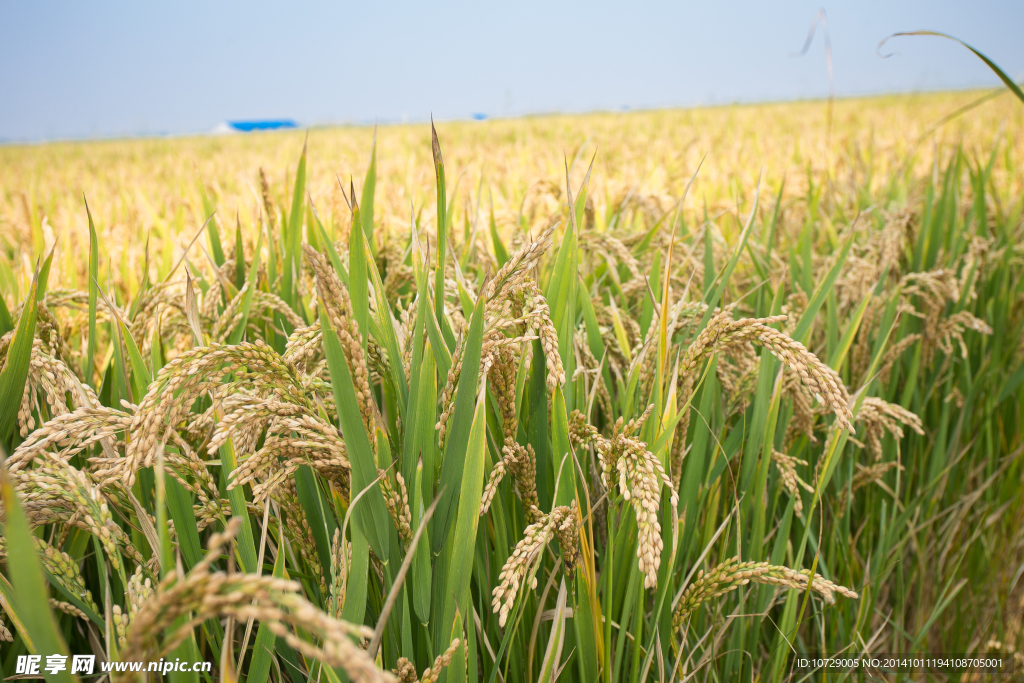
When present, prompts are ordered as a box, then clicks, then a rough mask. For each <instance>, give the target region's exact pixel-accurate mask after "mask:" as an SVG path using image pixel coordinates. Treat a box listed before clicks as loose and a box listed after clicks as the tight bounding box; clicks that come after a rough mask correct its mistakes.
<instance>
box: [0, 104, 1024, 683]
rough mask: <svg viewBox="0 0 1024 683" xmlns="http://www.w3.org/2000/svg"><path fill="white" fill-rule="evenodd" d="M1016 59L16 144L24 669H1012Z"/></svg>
mask: <svg viewBox="0 0 1024 683" xmlns="http://www.w3.org/2000/svg"><path fill="white" fill-rule="evenodd" d="M985 96H986V93H983V92H960V93H941V94H928V95H913V96H899V97H897V96H893V97H879V98H868V99H851V100H839V101H837V102H836V103H835V105H834V107H831V108H829V107H828V106H826V104H825V103H824V102H801V103H780V104H765V105H756V106H730V107H718V108H702V109H693V110H665V111H649V112H632V113H616V114H611V113H608V114H590V115H586V116H538V117H528V118H521V119H510V120H495V121H487V122H472V123H470V122H438V123H437V124H436V133H432V129H431V126H430V125H429V124H417V125H408V126H382V127H380V128H379V129H377V130H373V129H371V128H363V127H340V128H314V129H311V130H309V131H308V133H307V132H298V133H273V134H252V135H246V136H225V137H194V138H178V139H155V140H120V141H102V142H100V141H97V142H60V143H51V144H46V145H37V146H8V147H2V148H0V294H2V296H0V301H2V303H3V305H2V306H0V335H2V337H0V448H2V452H3V454H4V456H5V460H4V466H3V467H2V468H0V493H2V499H3V536H2V549H3V568H2V571H0V606H2V608H3V617H2V628H0V638H2V639H3V641H4V642H3V644H2V648H0V666H2V667H3V674H4V676H5V677H10V676H16V675H21V676H24V675H26V671H25V670H23V669H19V666H22V665H23V663H24V662H25V661H26V660H25V656H26V655H32V654H38V655H41V656H42V662H41V664H40V666H42V667H45V665H46V662H47V661H48V660H47V655H68V656H69V657H68V662H69V665H68V666H67V667H66V668H65V669H55V670H54V671H52V672H46V673H44V674H40V675H45V676H46V677H47V678H49V679H52V680H61V681H69V680H73V679H75V678H77V677H78V676H79V674H80V672H72V667H71V665H70V661H71V659H70V655H93V656H94V657H95V658H96V662H97V664H96V667H97V672H96V674H95V675H96V676H99V675H107V676H109V677H110V679H111V680H113V681H121V680H135V679H136V678H141V677H148V680H157V679H160V680H163V679H166V680H170V681H175V682H177V681H182V682H185V681H188V682H190V683H191V682H195V683H198V682H199V681H213V680H219V681H245V682H246V683H267V682H268V681H269V680H272V681H274V683H286V682H290V683H304V682H306V681H327V682H330V681H348V680H352V681H401V682H402V683H412V682H413V681H422V682H423V683H427V682H432V681H447V682H451V681H464V680H471V681H486V682H487V683H495V682H500V683H505V682H508V683H513V682H514V683H525V682H526V681H554V680H556V679H560V680H573V681H583V682H588V683H589V682H592V681H608V682H609V683H610V682H611V681H627V680H628V681H633V682H636V681H669V680H677V681H687V680H708V681H754V680H757V681H779V680H792V681H800V680H805V679H806V678H807V677H808V676H810V677H811V678H813V679H817V678H819V677H823V673H822V672H821V671H816V670H812V669H810V668H806V667H802V666H800V665H799V663H798V662H799V659H800V658H801V657H806V656H807V655H808V654H809V653H827V654H829V655H843V654H849V655H860V654H862V653H931V654H939V653H975V654H979V655H992V656H997V657H1000V658H1002V660H1003V661H1004V662H1006V663H1007V665H1009V664H1011V663H1013V662H1017V663H1018V665H1020V666H1024V654H1022V653H1024V640H1022V633H1021V619H1022V616H1024V586H1021V585H1020V581H1019V579H1020V578H1021V575H1022V573H1024V548H1022V545H1024V532H1022V528H1024V526H1022V521H1024V486H1022V484H1024V481H1022V477H1024V471H1022V459H1021V454H1022V452H1024V433H1022V424H1021V418H1022V415H1021V399H1022V398H1024V346H1022V344H1021V338H1022V335H1021V332H1022V329H1024V290H1022V287H1024V277H1022V276H1024V261H1022V256H1024V255H1022V253H1021V247H1019V246H1018V245H1019V242H1020V240H1021V238H1022V232H1024V226H1022V214H1021V210H1022V208H1024V202H1022V199H1024V193H1022V184H1024V164H1022V163H1021V162H1022V157H1024V135H1022V133H1024V127H1022V124H1024V107H1022V106H1021V103H1020V102H1019V101H1017V100H1015V99H1013V96H1012V95H1005V94H1003V95H998V94H996V95H994V96H991V97H988V98H987V99H984V101H980V102H979V100H980V99H981V98H983V97H985ZM961 110H963V111H961ZM958 112H959V113H958ZM954 114H956V116H952V117H951V115H954ZM19 658H20V659H19ZM58 659H59V657H58ZM179 661H180V662H189V663H191V662H209V663H210V664H211V666H210V667H209V671H202V672H194V671H186V670H184V668H183V667H175V666H171V667H170V668H168V667H166V666H163V663H164V662H179ZM19 662H20V663H19ZM118 662H120V663H125V662H146V663H148V662H160V667H162V668H161V669H160V671H159V672H158V673H144V674H140V673H133V672H132V671H130V670H126V669H125V667H122V668H121V669H118V667H117V666H116V665H115V664H112V663H118ZM104 663H106V664H105V666H107V668H106V669H102V672H108V673H106V674H104V673H102V672H101V669H100V667H101V666H103V665H104ZM836 675H838V676H840V677H842V676H843V675H844V674H842V673H839V674H832V676H833V677H834V676H836ZM859 675H860V674H858V676H859ZM935 675H936V676H939V677H940V679H941V680H947V679H948V680H961V678H959V677H958V676H959V674H957V673H952V674H947V673H942V674H935ZM977 675H978V674H977V673H974V674H966V673H965V674H963V676H964V678H962V680H974V679H973V678H970V676H975V677H976V676H977ZM911 676H913V678H911ZM918 676H919V674H913V675H912V674H909V673H889V674H886V675H885V677H886V678H887V679H889V680H911V679H913V680H917V679H918Z"/></svg>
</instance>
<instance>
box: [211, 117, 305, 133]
mask: <svg viewBox="0 0 1024 683" xmlns="http://www.w3.org/2000/svg"><path fill="white" fill-rule="evenodd" d="M227 123H228V127H230V128H231V129H232V130H237V131H239V132H240V133H251V132H253V131H257V130H285V129H287V128H298V127H299V124H297V123H295V121H293V120H292V119H265V120H262V121H228V122H227Z"/></svg>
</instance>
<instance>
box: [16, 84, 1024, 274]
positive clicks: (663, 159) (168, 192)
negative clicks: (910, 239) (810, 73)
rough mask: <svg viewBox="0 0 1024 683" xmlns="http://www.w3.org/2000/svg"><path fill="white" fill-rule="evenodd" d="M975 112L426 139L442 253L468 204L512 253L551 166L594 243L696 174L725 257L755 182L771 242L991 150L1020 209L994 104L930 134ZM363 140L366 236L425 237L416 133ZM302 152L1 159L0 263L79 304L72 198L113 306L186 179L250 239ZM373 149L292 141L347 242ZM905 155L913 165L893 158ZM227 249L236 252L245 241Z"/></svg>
mask: <svg viewBox="0 0 1024 683" xmlns="http://www.w3.org/2000/svg"><path fill="white" fill-rule="evenodd" d="M984 95H985V93H984V92H983V91H965V92H956V93H938V94H918V95H900V96H885V97H872V98H856V99H843V100H837V101H836V102H835V105H834V111H833V114H832V126H831V135H830V133H829V126H828V114H827V112H828V106H827V103H826V102H824V101H809V102H795V103H779V104H760V105H733V106H722V107H707V108H696V109H680V110H657V111H639V112H628V113H596V114H587V115H571V116H570V115H552V116H533V117H525V118H517V119H507V120H490V121H484V122H438V124H437V127H438V134H439V136H440V138H441V141H442V145H443V149H444V159H445V164H446V167H447V169H449V170H448V174H449V201H450V202H451V203H452V205H453V206H454V209H455V216H454V219H453V225H455V226H457V228H459V229H456V230H455V234H454V235H453V239H454V240H458V239H459V235H461V226H463V225H464V223H465V221H466V217H467V215H468V216H470V217H472V216H473V215H474V214H476V212H477V208H476V207H477V203H478V200H479V199H481V197H480V194H481V193H480V189H481V188H482V190H483V191H482V200H481V201H479V217H480V218H481V220H486V217H487V216H488V212H489V210H490V207H491V206H492V205H493V208H494V213H495V219H496V222H497V224H498V227H499V230H500V231H501V233H502V234H503V236H504V238H505V239H506V240H508V239H509V238H510V237H512V238H513V242H517V240H516V239H515V236H514V234H513V233H516V232H518V231H516V230H515V228H514V226H515V225H516V224H517V222H518V221H517V219H518V217H519V216H520V213H521V212H523V213H525V214H526V218H525V221H524V222H525V224H529V223H530V217H531V216H533V218H534V219H535V220H537V221H539V220H542V219H543V218H544V217H546V216H547V215H549V213H551V212H553V211H555V210H557V206H556V205H553V204H552V202H553V201H555V200H556V199H557V198H558V197H559V196H560V193H561V192H562V191H563V190H562V188H564V186H565V182H564V174H565V166H564V165H565V163H566V162H568V163H570V164H572V165H573V173H574V181H575V182H579V180H581V179H582V175H583V173H584V172H585V170H586V167H587V164H588V162H589V161H590V159H591V157H593V155H594V154H595V152H596V157H594V169H593V175H592V178H591V185H590V187H591V190H590V197H592V200H593V203H594V209H595V212H594V216H595V221H596V223H597V227H598V228H599V229H600V228H601V227H602V221H603V219H604V217H605V215H606V212H607V211H609V208H610V207H614V206H616V205H617V204H618V203H619V202H621V201H622V200H623V199H625V198H627V197H629V198H630V199H631V200H632V201H636V202H639V203H641V205H643V206H645V207H646V208H647V209H648V210H649V211H648V215H651V216H652V217H655V216H658V215H660V214H661V213H662V212H663V211H664V210H667V209H669V208H670V207H671V206H672V205H673V203H674V202H675V200H676V199H677V198H678V197H679V196H680V195H681V194H682V192H683V189H684V188H685V187H686V184H687V182H688V181H689V179H690V177H691V176H692V175H693V173H694V172H695V171H696V169H697V167H698V165H699V164H700V163H701V160H702V159H703V160H704V161H703V166H702V167H701V169H700V172H699V173H698V175H697V178H696V181H695V183H694V186H693V188H692V190H691V193H690V196H689V199H688V200H687V202H686V205H685V207H684V214H685V215H686V216H687V217H690V216H698V215H700V212H703V210H704V206H705V205H706V206H707V209H708V212H709V215H710V216H711V217H712V218H715V217H722V220H718V221H715V228H714V229H715V230H716V231H717V232H718V234H721V233H724V237H725V238H726V241H728V236H729V235H731V234H733V233H734V232H735V231H736V230H737V222H736V221H735V220H728V216H730V215H732V216H736V215H738V214H739V213H742V212H743V211H744V210H745V208H747V209H748V208H749V202H750V201H751V200H752V197H753V193H754V190H755V188H756V186H757V183H758V178H759V174H762V180H761V183H762V190H763V191H764V192H766V193H768V194H771V195H774V194H775V193H776V192H777V191H778V188H779V185H780V183H781V182H782V180H783V179H784V178H785V192H784V202H783V214H782V219H783V221H784V223H783V225H786V224H793V225H797V226H799V225H802V224H803V213H804V211H805V210H806V205H807V202H806V195H807V187H808V182H807V178H808V173H809V172H810V175H811V177H813V178H816V179H817V178H823V177H828V178H829V179H830V183H829V186H828V187H826V188H825V192H824V193H823V195H822V198H821V207H822V211H821V216H822V219H823V220H826V221H827V220H829V219H828V218H827V216H831V215H832V214H833V212H834V210H837V211H839V215H845V214H847V213H850V212H855V211H856V210H857V208H866V207H867V206H868V205H870V204H871V202H872V201H873V200H872V199H870V198H871V197H872V196H874V195H878V194H879V192H880V191H881V195H879V196H885V197H887V198H888V200H887V201H890V202H895V203H897V204H902V203H906V202H907V200H908V199H909V198H908V197H907V196H906V192H907V189H906V188H907V187H913V188H920V187H922V186H923V184H921V183H916V184H915V183H913V182H908V181H912V179H915V178H920V177H921V176H922V175H926V174H928V173H930V172H937V170H936V168H935V167H934V162H935V161H936V160H937V159H938V160H941V159H943V158H944V155H945V156H948V154H949V153H951V152H952V150H953V149H954V148H955V146H957V145H962V147H963V149H964V151H965V152H966V153H967V154H968V155H969V156H972V155H973V156H976V157H978V158H986V157H987V156H988V155H989V154H991V150H993V149H996V142H997V141H998V142H1000V143H1001V144H1000V145H999V146H998V153H999V154H1001V155H1005V159H1001V160H1000V161H1001V162H1002V163H998V164H996V165H995V168H994V171H993V176H992V191H993V193H995V199H996V200H997V201H999V200H1000V199H1003V200H1008V199H1009V197H1011V196H1017V195H1019V194H1020V189H1021V183H1022V180H1024V166H1022V164H1021V163H1019V161H1018V160H1019V159H1020V158H1021V153H1022V151H1024V138H1022V135H1021V131H1022V125H1021V124H1022V123H1024V109H1022V108H1021V107H1020V103H1019V102H1016V101H1015V100H1014V99H1013V97H1012V96H1011V95H1009V94H1005V93H1004V94H1000V95H998V96H996V97H993V98H992V99H990V100H988V101H985V102H984V103H982V104H981V105H979V106H977V107H975V108H973V109H971V110H970V111H967V112H965V113H964V114H963V115H961V116H958V117H956V118H954V119H953V120H951V121H949V122H947V123H945V124H944V125H942V126H940V127H939V128H938V129H937V130H935V131H934V132H930V131H931V129H932V128H933V126H934V124H936V123H938V122H940V121H941V120H942V119H943V118H944V117H947V116H949V115H950V114H953V113H955V112H956V111H957V110H959V109H960V108H962V107H965V106H968V105H970V104H971V103H973V102H975V101H977V100H978V99H979V98H981V97H983V96H984ZM929 133H930V134H929ZM376 134H377V144H378V155H377V164H378V167H377V178H378V180H377V198H376V208H375V221H376V222H377V223H378V225H383V226H384V230H380V232H381V233H384V234H385V235H386V233H387V232H389V231H391V230H397V231H398V233H399V234H401V235H407V234H408V228H409V223H410V206H412V207H415V210H416V211H417V212H418V214H419V220H420V223H421V225H422V227H424V228H425V229H426V230H427V231H428V232H431V233H432V232H433V230H434V216H435V208H434V200H435V189H434V177H433V167H432V164H431V161H430V133H429V126H428V124H425V123H420V124H410V125H388V126H381V127H380V128H379V129H378V130H377V132H376ZM305 135H306V132H304V131H294V132H279V133H257V134H248V135H227V136H197V137H182V138H159V139H139V140H116V141H90V142H55V143H49V144H41V145H24V146H21V145H18V146H7V147H0V188H2V193H0V248H2V258H4V259H6V261H7V264H9V265H10V266H11V268H12V271H13V272H14V273H15V274H16V275H15V277H16V278H17V279H18V281H19V283H18V287H19V291H22V289H23V287H24V285H25V284H26V283H27V282H28V280H29V278H30V277H31V272H32V265H33V261H34V258H35V257H36V256H38V255H39V254H40V253H41V252H42V250H43V247H44V245H46V246H47V247H48V246H49V245H50V244H52V242H53V241H54V240H57V242H58V243H59V245H60V248H59V249H58V250H57V255H56V257H55V258H56V259H58V263H59V265H60V271H61V276H60V281H61V282H62V284H63V285H64V286H67V287H73V288H79V289H81V288H84V287H85V285H86V283H85V275H86V270H87V259H84V258H83V255H84V254H86V253H87V248H88V229H87V222H86V213H85V210H84V207H83V204H82V196H83V193H84V195H85V197H86V198H87V199H88V201H89V205H90V207H91V209H92V211H93V214H94V217H95V219H96V223H97V230H98V231H99V237H100V240H99V241H100V244H101V245H102V246H101V249H102V250H103V252H104V253H103V254H102V257H103V262H105V263H106V262H108V261H107V258H109V262H110V263H113V264H119V267H115V269H114V271H113V272H112V273H110V276H111V279H112V282H113V283H114V284H115V285H117V286H118V289H120V290H121V291H122V292H130V291H134V290H135V289H136V287H137V285H138V282H139V279H140V277H141V272H142V271H141V269H142V267H143V263H144V259H145V250H144V248H143V247H144V244H145V241H146V239H147V236H148V237H149V239H150V249H151V251H152V254H151V275H152V276H153V277H155V278H159V277H162V275H163V274H164V273H166V272H167V270H168V269H169V268H170V267H171V266H172V264H173V262H175V261H176V260H177V258H178V257H179V256H180V254H181V249H182V247H183V246H184V245H185V244H187V242H188V240H189V239H191V237H192V236H193V235H194V234H195V232H196V230H197V229H198V227H199V226H200V224H201V223H202V222H203V220H204V219H205V216H204V215H203V205H202V201H201V198H200V193H199V188H198V182H197V180H201V181H202V182H203V183H205V184H206V185H207V186H208V187H209V188H210V190H211V192H212V194H213V199H214V203H215V204H216V206H217V210H218V222H219V223H220V224H221V225H222V227H226V228H230V227H232V226H233V224H234V221H235V216H236V214H237V215H238V217H239V220H240V221H241V223H242V225H243V227H245V226H250V225H252V224H253V222H254V219H255V217H256V212H257V211H258V206H259V205H258V202H257V197H258V193H259V188H260V181H259V170H260V169H261V168H262V169H265V171H266V175H267V180H268V181H269V183H270V186H271V193H272V196H273V197H274V198H275V199H276V200H278V201H277V202H276V204H277V205H278V207H280V206H281V205H287V204H288V203H290V195H289V193H290V190H291V185H290V183H291V182H292V181H293V179H294V178H293V177H286V176H285V174H286V173H291V174H294V169H295V164H296V162H297V160H298V157H299V154H300V152H301V149H302V144H303V138H304V136H305ZM373 135H374V130H373V128H370V127H335V128H313V129H310V130H309V131H308V136H309V137H308V149H309V155H308V162H307V163H308V170H307V189H308V191H309V193H310V196H311V197H312V199H313V201H314V203H315V205H316V207H317V209H318V211H319V213H320V216H321V218H322V219H323V220H324V222H325V224H327V225H329V226H335V225H347V221H348V218H349V213H348V209H347V208H346V206H345V203H344V200H343V198H342V196H341V193H340V191H339V189H338V181H337V178H339V177H340V178H341V179H343V181H344V182H345V183H346V184H347V183H348V182H349V177H350V176H352V177H354V179H355V183H356V191H357V192H359V191H360V189H361V188H360V186H361V182H362V177H363V174H364V173H365V169H366V167H367V164H368V160H369V154H370V150H371V146H372V143H373ZM909 153H914V155H913V157H911V158H909V159H908V154H909ZM940 163H944V162H943V161H940ZM1007 169H1012V170H1007ZM826 172H827V175H826ZM1008 175H1012V177H1007V176H1008ZM481 181H482V182H481ZM815 182H817V181H815ZM456 183H457V185H456ZM866 188H870V192H865V189H866ZM968 190H969V188H967V187H966V186H965V188H964V191H965V192H967V191H968ZM562 199H563V200H564V198H562ZM909 203H910V204H911V205H912V204H913V202H909ZM875 208H885V207H877V206H876V207H875ZM770 210H771V202H762V211H770ZM243 234H244V235H245V236H246V237H245V239H246V243H247V244H248V242H249V241H250V238H254V234H255V233H254V232H253V231H251V230H243ZM224 239H230V235H225V237H224ZM384 239H386V237H385V238H384ZM404 240H405V238H404V237H403V246H404ZM29 245H31V249H27V248H26V247H27V246H29ZM193 258H195V256H194V255H193ZM205 265H206V264H204V266H205ZM4 270H5V271H6V270H7V269H6V268H5V269H4ZM7 272H11V271H7Z"/></svg>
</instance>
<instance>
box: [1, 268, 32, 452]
mask: <svg viewBox="0 0 1024 683" xmlns="http://www.w3.org/2000/svg"><path fill="white" fill-rule="evenodd" d="M38 286H39V273H38V271H37V272H36V276H35V278H33V280H32V287H31V289H29V292H28V296H26V297H25V306H24V308H22V309H21V316H20V317H19V318H18V326H17V327H16V328H15V329H14V337H13V338H12V339H11V344H10V346H9V347H7V361H6V364H5V365H4V369H3V371H2V372H0V445H4V444H9V443H10V438H11V435H12V434H14V432H15V427H16V425H17V422H18V409H19V408H20V407H21V399H22V396H23V395H24V394H25V382H26V380H27V379H28V365H29V361H30V360H31V359H32V343H33V340H34V339H35V334H36V303H37V302H36V291H37V288H38Z"/></svg>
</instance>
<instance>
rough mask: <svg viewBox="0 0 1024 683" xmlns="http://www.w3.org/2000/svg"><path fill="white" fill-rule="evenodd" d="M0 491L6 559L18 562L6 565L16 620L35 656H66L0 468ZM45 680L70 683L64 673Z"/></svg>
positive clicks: (20, 514) (21, 517)
mask: <svg viewBox="0 0 1024 683" xmlns="http://www.w3.org/2000/svg"><path fill="white" fill-rule="evenodd" d="M0 490H2V491H3V503H4V513H5V516H4V540H5V541H6V544H7V553H8V555H7V556H8V558H13V557H16V558H18V560H17V561H16V562H12V561H8V562H7V572H8V574H9V575H10V578H11V584H12V585H13V586H14V591H15V592H14V602H15V606H16V611H17V614H18V616H19V619H20V620H21V622H22V623H23V624H24V626H25V630H26V631H27V632H28V635H29V638H30V639H31V643H32V644H33V645H34V646H35V648H36V650H35V652H36V653H37V654H39V655H43V656H44V657H45V656H46V655H55V654H61V655H65V656H67V655H68V646H67V644H66V643H65V642H64V638H63V637H61V634H60V631H59V630H58V629H57V622H56V620H55V619H54V618H53V613H52V612H51V611H50V608H49V606H48V602H49V592H48V591H47V590H46V579H45V578H44V577H43V569H42V566H41V565H40V563H39V558H38V557H37V555H36V549H35V545H34V544H33V542H32V532H31V531H30V530H29V525H28V519H27V518H26V517H25V512H24V510H23V509H22V507H21V502H20V496H18V494H17V493H15V491H14V485H13V483H12V482H11V477H10V475H9V474H8V473H7V469H6V467H3V468H0ZM44 662H45V659H44ZM45 677H46V679H47V680H48V681H60V682H61V683H64V682H67V683H71V681H72V680H73V678H72V677H71V674H70V673H68V670H64V671H60V672H57V673H56V674H50V673H46V674H45Z"/></svg>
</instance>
